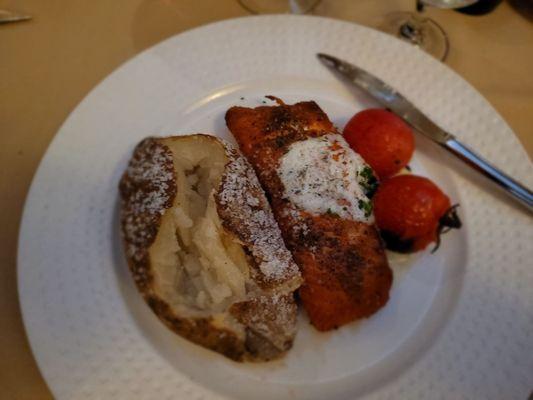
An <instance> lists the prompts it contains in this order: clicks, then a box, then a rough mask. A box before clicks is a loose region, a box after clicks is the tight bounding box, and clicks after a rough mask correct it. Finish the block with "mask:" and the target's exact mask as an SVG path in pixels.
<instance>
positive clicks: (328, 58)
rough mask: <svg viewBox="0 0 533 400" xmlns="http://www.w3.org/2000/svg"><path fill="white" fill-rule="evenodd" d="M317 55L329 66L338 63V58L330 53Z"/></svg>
mask: <svg viewBox="0 0 533 400" xmlns="http://www.w3.org/2000/svg"><path fill="white" fill-rule="evenodd" d="M316 56H317V57H318V59H319V60H320V61H322V62H323V63H324V64H325V65H326V66H328V67H336V66H337V65H338V60H337V59H336V58H335V57H332V56H330V55H328V54H324V53H317V54H316Z"/></svg>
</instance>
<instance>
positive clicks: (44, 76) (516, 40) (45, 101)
mask: <svg viewBox="0 0 533 400" xmlns="http://www.w3.org/2000/svg"><path fill="white" fill-rule="evenodd" d="M413 3H414V0H413V1H410V0H396V1H395V0H389V1H376V0H357V1H355V0H323V2H322V3H321V4H320V5H319V6H318V8H317V9H316V10H315V12H314V13H315V14H319V15H326V16H331V17H335V18H341V19H345V20H350V21H355V22H358V23H361V24H363V25H368V26H377V25H378V24H379V23H380V20H381V17H382V16H383V15H384V14H385V13H388V12H391V11H398V10H410V9H412V7H413ZM4 8H5V9H11V10H17V11H23V12H26V13H29V14H31V15H33V16H34V18H33V20H31V21H29V22H23V23H17V24H8V25H2V26H0V171H1V172H0V173H1V179H0V189H1V197H0V210H1V220H0V224H1V226H2V229H0V246H1V247H0V248H1V251H0V256H1V262H0V309H1V310H2V312H1V313H0V326H2V333H1V334H0V349H1V357H0V388H1V389H0V393H1V395H0V397H2V398H6V399H46V398H50V397H51V395H50V392H49V390H48V388H47V387H46V384H45V383H44V381H43V379H42V377H41V375H40V373H39V371H38V369H37V366H36V364H35V361H34V359H33V356H32V354H31V351H30V348H29V346H28V342H27V339H26V336H25V333H24V329H23V326H22V321H21V315H20V309H19V303H18V299H17V289H16V251H17V235H18V227H19V223H20V217H21V213H22V208H23V205H24V199H25V197H26V194H27V191H28V187H29V185H30V182H31V179H32V176H33V174H34V172H35V170H36V168H37V165H38V164H39V160H40V159H41V157H42V155H43V153H44V151H45V150H46V147H47V146H48V144H49V143H50V141H51V139H52V138H53V136H54V134H55V133H56V131H57V129H58V128H59V126H60V125H61V123H62V122H63V121H64V120H65V118H66V117H67V116H68V114H69V113H70V112H71V111H72V110H73V109H74V108H75V107H76V104H78V103H79V102H80V100H81V99H83V97H84V96H85V95H86V94H87V93H88V92H89V91H90V90H91V88H92V87H94V86H95V85H96V84H97V83H98V82H99V81H100V80H102V79H103V78H104V77H105V76H106V75H107V74H109V73H110V72H111V71H113V70H114V69H115V68H116V67H117V66H118V65H120V64H121V63H123V62H124V61H125V60H127V59H129V58H131V57H133V56H134V55H135V54H137V53H138V52H140V51H141V50H143V49H145V48H147V47H149V46H151V45H153V44H155V43H157V42H159V41H160V40H162V39H164V38H167V37H169V36H171V35H174V34H176V33H179V32H182V31H184V30H187V29H189V28H192V27H195V26H198V25H202V24H205V23H208V22H211V21H216V20H221V19H226V18H232V17H237V16H243V15H247V12H246V11H245V10H243V9H242V8H241V7H240V6H239V4H238V3H237V1H235V0H113V1H109V0H92V1H85V0H64V1H59V0H48V1H42V0H19V1H15V0H11V1H6V0H0V9H4ZM427 14H428V15H429V16H431V17H433V18H434V19H435V20H437V21H438V22H439V23H440V24H441V25H442V26H443V27H444V28H445V29H446V31H447V32H448V34H449V37H450V41H451V51H450V55H449V58H448V60H447V64H448V65H449V66H450V67H451V68H453V69H454V70H455V71H457V72H458V73H459V74H460V75H462V76H463V77H464V78H465V79H466V80H468V81H469V82H470V83H471V84H472V85H473V86H474V87H476V88H477V90H479V92H481V93H482V94H483V95H484V96H485V97H486V98H487V99H488V100H489V101H490V102H491V103H492V104H493V106H494V107H495V108H496V110H498V112H499V113H500V114H501V115H502V116H503V117H504V118H505V119H506V120H507V122H508V123H509V125H510V126H511V127H512V128H513V129H514V131H515V132H516V135H517V136H518V137H519V138H520V140H521V141H522V143H523V144H524V146H525V147H526V149H527V150H528V153H529V154H530V156H531V154H533V133H532V132H533V130H532V126H533V78H532V71H533V24H532V23H531V21H528V20H527V19H526V18H525V17H524V16H522V15H521V14H519V13H517V12H516V10H515V9H513V8H511V6H510V5H509V4H508V3H505V2H504V3H503V4H502V5H501V6H500V7H499V8H498V9H497V10H496V11H495V12H493V13H492V14H489V15H486V16H483V17H470V16H465V15H462V14H459V13H456V12H452V11H446V10H437V9H431V10H428V11H427Z"/></svg>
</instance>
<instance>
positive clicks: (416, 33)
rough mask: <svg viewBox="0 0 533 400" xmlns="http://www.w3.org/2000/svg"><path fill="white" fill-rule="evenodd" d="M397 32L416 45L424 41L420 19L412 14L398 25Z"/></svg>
mask: <svg viewBox="0 0 533 400" xmlns="http://www.w3.org/2000/svg"><path fill="white" fill-rule="evenodd" d="M399 33H400V36H401V37H403V38H405V39H407V40H409V41H410V42H411V43H413V44H414V45H417V46H421V45H422V43H423V41H424V38H423V35H422V31H421V27H420V21H419V20H418V18H416V17H415V16H414V15H413V16H412V17H411V18H409V19H408V20H407V21H405V22H404V23H403V24H402V25H401V26H400V32H399Z"/></svg>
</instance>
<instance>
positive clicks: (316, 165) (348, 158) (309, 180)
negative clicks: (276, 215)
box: [278, 133, 374, 223]
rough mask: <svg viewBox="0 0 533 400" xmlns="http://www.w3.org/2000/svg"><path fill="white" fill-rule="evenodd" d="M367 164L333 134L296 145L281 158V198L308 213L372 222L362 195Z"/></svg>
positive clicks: (367, 169)
mask: <svg viewBox="0 0 533 400" xmlns="http://www.w3.org/2000/svg"><path fill="white" fill-rule="evenodd" d="M369 171H371V169H370V167H369V166H368V164H366V163H365V162H364V160H363V159H362V158H361V156H360V155H359V154H357V153H355V152H354V151H353V150H352V149H351V148H350V146H349V145H348V143H346V141H345V140H344V138H343V137H342V136H341V135H339V134H336V133H331V134H327V135H324V136H321V137H317V138H309V139H306V140H302V141H299V142H295V143H293V144H291V145H290V146H289V149H288V152H287V153H286V154H284V155H283V157H282V158H281V160H280V165H279V168H278V175H279V177H280V179H281V182H282V183H283V186H284V187H285V192H284V196H285V198H287V199H288V200H289V201H290V202H292V204H294V205H295V206H296V207H298V208H300V209H303V210H305V211H307V212H310V213H311V214H315V215H321V214H333V215H338V216H339V217H341V218H343V219H350V220H356V221H363V222H366V223H372V222H373V220H374V217H373V215H372V211H371V202H370V200H369V199H368V197H367V196H366V194H365V187H364V185H365V183H366V182H367V175H368V172H369Z"/></svg>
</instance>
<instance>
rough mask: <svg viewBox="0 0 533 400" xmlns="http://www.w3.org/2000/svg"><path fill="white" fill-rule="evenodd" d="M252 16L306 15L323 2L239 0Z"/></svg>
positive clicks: (309, 0) (310, 0)
mask: <svg viewBox="0 0 533 400" xmlns="http://www.w3.org/2000/svg"><path fill="white" fill-rule="evenodd" d="M237 1H238V2H239V4H240V5H241V6H242V7H243V8H244V9H246V10H247V11H249V12H251V13H252V14H288V13H290V14H305V13H308V12H310V11H311V10H312V9H313V8H315V7H316V6H317V4H318V3H320V1H321V0H237Z"/></svg>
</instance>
